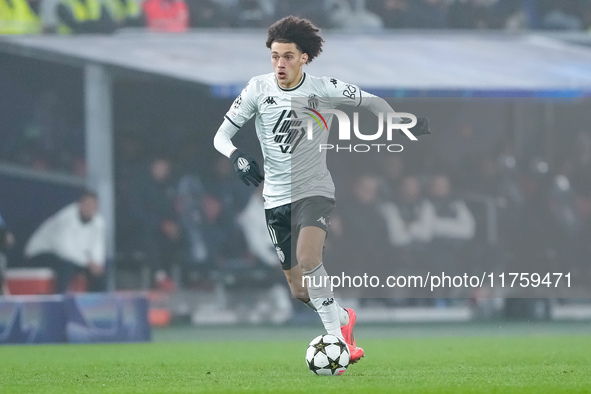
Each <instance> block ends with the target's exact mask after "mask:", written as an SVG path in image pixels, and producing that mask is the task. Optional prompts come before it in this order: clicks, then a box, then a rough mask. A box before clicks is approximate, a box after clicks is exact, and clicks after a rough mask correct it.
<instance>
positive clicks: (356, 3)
mask: <svg viewBox="0 0 591 394" xmlns="http://www.w3.org/2000/svg"><path fill="white" fill-rule="evenodd" d="M327 4H328V7H329V9H330V12H329V13H328V16H329V20H330V24H331V27H335V28H339V29H347V30H371V29H381V28H382V27H383V25H384V23H383V22H382V20H381V19H380V17H378V16H377V15H375V14H373V13H371V12H369V11H368V10H367V9H366V8H365V0H328V1H327Z"/></svg>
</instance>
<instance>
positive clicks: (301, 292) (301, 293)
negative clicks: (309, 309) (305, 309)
mask: <svg viewBox="0 0 591 394" xmlns="http://www.w3.org/2000/svg"><path fill="white" fill-rule="evenodd" d="M291 295H292V296H293V297H294V298H297V299H298V300H300V301H303V302H308V301H309V300H310V297H309V296H308V290H307V289H306V288H305V287H298V286H296V287H292V288H291Z"/></svg>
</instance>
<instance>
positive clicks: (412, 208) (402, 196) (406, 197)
mask: <svg viewBox="0 0 591 394" xmlns="http://www.w3.org/2000/svg"><path fill="white" fill-rule="evenodd" d="M381 210H382V212H383V213H384V217H385V218H386V219H387V223H388V230H389V231H388V234H389V237H390V241H391V243H392V244H393V245H394V246H397V247H403V246H409V245H412V244H415V243H418V244H425V243H426V242H428V241H429V240H430V239H431V235H432V234H431V232H432V231H433V223H432V220H433V217H431V216H430V214H431V213H432V212H431V211H430V210H429V208H428V206H427V202H426V200H425V199H424V198H423V195H422V192H421V184H420V181H419V179H418V178H417V177H416V176H414V175H406V176H405V177H404V178H403V180H402V182H401V186H400V193H399V196H398V198H397V199H396V200H395V202H394V201H389V202H385V203H383V204H381Z"/></svg>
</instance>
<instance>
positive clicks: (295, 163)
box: [225, 73, 362, 209]
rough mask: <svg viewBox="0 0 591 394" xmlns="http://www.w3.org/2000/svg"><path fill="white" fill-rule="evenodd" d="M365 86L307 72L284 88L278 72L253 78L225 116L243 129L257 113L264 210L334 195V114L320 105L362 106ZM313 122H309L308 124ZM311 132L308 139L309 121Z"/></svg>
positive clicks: (328, 106) (331, 107) (256, 125)
mask: <svg viewBox="0 0 591 394" xmlns="http://www.w3.org/2000/svg"><path fill="white" fill-rule="evenodd" d="M361 93H362V92H361V90H360V89H359V88H358V87H357V86H355V85H352V84H348V83H344V82H341V81H339V80H337V79H334V78H327V77H322V78H317V77H313V76H311V75H308V74H305V73H304V74H303V77H302V80H301V82H300V83H299V84H298V85H297V86H295V87H293V88H291V89H283V88H281V87H280V86H279V85H278V84H277V80H276V79H275V74H274V73H269V74H265V75H259V76H256V77H254V78H252V79H251V80H250V81H249V82H248V84H247V85H246V87H245V88H244V89H243V90H242V93H240V95H239V96H238V97H237V98H236V100H234V103H233V104H232V106H231V107H230V110H229V111H228V112H227V113H226V116H225V118H226V119H227V120H229V121H230V122H231V123H232V124H233V125H234V126H236V127H238V128H241V127H242V126H243V125H244V124H245V123H246V122H247V121H248V120H249V119H250V118H252V117H253V116H255V115H256V119H255V128H256V133H257V137H258V138H259V141H260V143H261V148H262V152H263V158H264V170H265V184H264V190H263V197H264V200H265V209H269V208H274V207H278V206H281V205H285V204H289V203H291V202H293V201H297V200H299V199H302V198H304V197H311V196H324V197H328V198H334V184H333V181H332V178H331V176H330V172H329V171H328V169H327V168H326V149H323V150H322V151H321V150H320V149H319V146H320V144H326V143H327V140H328V130H329V129H330V125H331V121H332V117H333V115H332V114H322V116H320V114H321V113H322V112H323V111H322V109H323V108H326V109H333V108H335V107H336V106H338V105H343V104H345V105H351V106H359V105H360V104H361V100H362V97H361ZM309 121H310V122H311V123H309ZM309 124H311V125H312V130H313V136H312V138H311V139H309V138H308V125H309Z"/></svg>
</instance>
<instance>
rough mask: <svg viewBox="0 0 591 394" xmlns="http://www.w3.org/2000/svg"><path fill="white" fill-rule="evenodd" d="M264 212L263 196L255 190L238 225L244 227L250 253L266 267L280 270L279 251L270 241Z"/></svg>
mask: <svg viewBox="0 0 591 394" xmlns="http://www.w3.org/2000/svg"><path fill="white" fill-rule="evenodd" d="M264 210H265V209H264V205H263V197H262V194H261V193H260V191H259V190H256V189H255V191H254V192H253V193H252V196H251V197H250V200H249V201H248V204H246V207H245V208H244V210H243V211H242V212H241V213H240V214H239V215H238V223H239V224H240V226H241V227H242V231H243V232H244V237H245V238H246V244H247V246H248V250H249V251H250V253H252V254H253V255H254V256H255V257H256V258H257V259H258V260H259V261H261V262H263V263H265V264H266V265H268V266H270V267H277V268H279V258H278V257H277V251H276V250H275V246H273V243H272V242H271V241H270V240H269V236H268V235H269V234H268V232H269V229H268V228H267V221H266V220H265V215H264V214H263V212H264Z"/></svg>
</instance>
